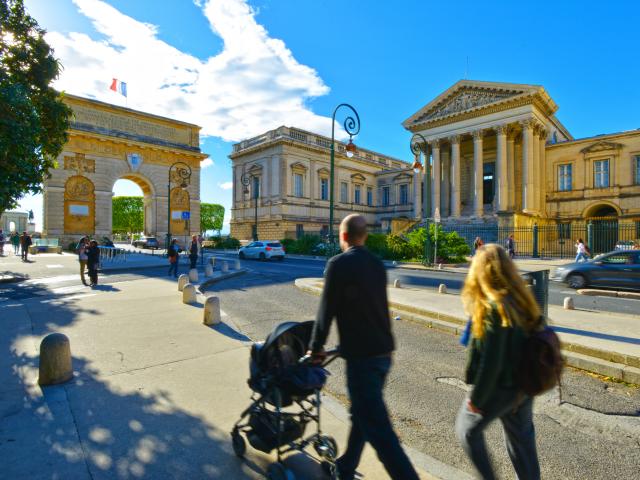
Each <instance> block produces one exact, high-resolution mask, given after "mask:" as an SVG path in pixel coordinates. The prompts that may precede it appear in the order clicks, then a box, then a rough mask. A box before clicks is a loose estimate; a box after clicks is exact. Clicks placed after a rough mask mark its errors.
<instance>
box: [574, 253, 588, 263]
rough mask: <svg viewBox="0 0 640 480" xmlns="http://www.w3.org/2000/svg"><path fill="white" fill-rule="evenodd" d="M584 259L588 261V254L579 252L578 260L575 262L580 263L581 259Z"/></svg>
mask: <svg viewBox="0 0 640 480" xmlns="http://www.w3.org/2000/svg"><path fill="white" fill-rule="evenodd" d="M581 260H584V261H585V262H586V261H587V256H586V255H585V254H584V253H578V254H577V255H576V260H575V262H576V263H578V262H579V261H581Z"/></svg>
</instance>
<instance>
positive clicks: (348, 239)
mask: <svg viewBox="0 0 640 480" xmlns="http://www.w3.org/2000/svg"><path fill="white" fill-rule="evenodd" d="M366 239H367V220H366V219H365V218H364V217H363V216H362V215H358V214H356V213H352V214H351V215H347V216H346V217H345V218H344V219H343V220H342V222H341V223H340V244H341V246H343V250H344V249H346V248H349V247H351V246H358V245H364V242H365V240H366ZM343 243H344V244H345V245H342V244H343Z"/></svg>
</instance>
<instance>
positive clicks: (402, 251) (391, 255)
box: [386, 234, 413, 260]
mask: <svg viewBox="0 0 640 480" xmlns="http://www.w3.org/2000/svg"><path fill="white" fill-rule="evenodd" d="M386 258H388V259H389V260H403V259H405V260H409V259H411V258H413V255H412V251H411V245H410V244H409V242H408V241H407V240H406V239H405V238H403V237H401V236H399V235H393V234H390V235H387V255H386Z"/></svg>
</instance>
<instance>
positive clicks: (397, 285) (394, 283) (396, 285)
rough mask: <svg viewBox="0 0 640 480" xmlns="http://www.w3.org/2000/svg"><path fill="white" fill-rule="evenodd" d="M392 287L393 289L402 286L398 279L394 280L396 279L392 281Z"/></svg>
mask: <svg viewBox="0 0 640 480" xmlns="http://www.w3.org/2000/svg"><path fill="white" fill-rule="evenodd" d="M393 287H394V288H402V284H401V283H400V279H399V278H396V279H395V280H394V281H393Z"/></svg>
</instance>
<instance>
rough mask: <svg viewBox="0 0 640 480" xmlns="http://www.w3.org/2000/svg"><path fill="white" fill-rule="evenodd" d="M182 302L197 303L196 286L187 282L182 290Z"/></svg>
mask: <svg viewBox="0 0 640 480" xmlns="http://www.w3.org/2000/svg"><path fill="white" fill-rule="evenodd" d="M182 303H198V293H197V292H196V286H195V285H191V284H190V283H187V284H186V285H185V286H184V289H183V290H182Z"/></svg>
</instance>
